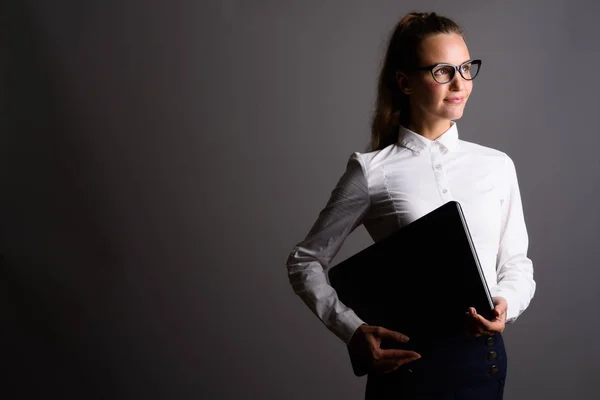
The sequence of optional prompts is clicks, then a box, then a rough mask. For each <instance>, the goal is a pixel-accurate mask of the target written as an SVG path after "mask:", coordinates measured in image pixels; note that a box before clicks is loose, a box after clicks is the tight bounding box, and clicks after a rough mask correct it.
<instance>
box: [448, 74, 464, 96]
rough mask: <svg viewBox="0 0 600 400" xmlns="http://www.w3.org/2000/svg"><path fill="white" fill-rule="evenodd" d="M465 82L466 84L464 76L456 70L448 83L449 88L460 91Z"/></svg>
mask: <svg viewBox="0 0 600 400" xmlns="http://www.w3.org/2000/svg"><path fill="white" fill-rule="evenodd" d="M466 84H467V80H466V79H465V78H463V77H462V76H461V75H460V74H459V73H458V71H456V73H455V74H454V76H453V77H452V80H451V81H450V83H449V85H450V89H451V90H454V91H457V92H459V91H461V90H462V89H463V88H464V87H465V85H466Z"/></svg>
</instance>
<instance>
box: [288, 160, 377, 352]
mask: <svg viewBox="0 0 600 400" xmlns="http://www.w3.org/2000/svg"><path fill="white" fill-rule="evenodd" d="M369 202H370V200H369V188H368V181H367V177H366V172H365V168H364V165H363V163H362V160H361V156H360V154H359V153H353V154H352V155H351V156H350V158H349V160H348V163H347V165H346V171H345V172H344V174H343V175H342V176H341V178H340V179H339V181H338V183H337V185H336V186H335V188H334V190H333V191H332V192H331V195H330V198H329V200H328V202H327V204H326V205H325V207H324V208H323V209H322V210H321V212H320V213H319V216H318V218H317V220H316V221H315V223H314V225H313V227H312V228H311V229H310V231H309V233H308V235H307V236H306V238H305V239H304V240H302V241H301V242H300V243H298V244H297V245H296V246H295V247H294V249H293V250H292V252H291V253H290V255H289V257H288V260H287V264H286V265H287V270H288V278H289V281H290V284H291V285H292V287H293V290H294V292H295V293H296V294H297V295H298V296H300V298H301V299H302V300H303V301H304V303H306V305H307V306H308V307H309V308H310V310H311V311H312V312H313V313H314V314H315V315H316V316H317V317H318V318H319V319H320V320H321V321H322V322H323V323H324V324H325V326H326V327H327V328H328V329H329V330H330V331H332V332H333V333H335V334H336V335H337V336H338V337H339V338H340V339H342V340H343V341H344V343H346V344H347V343H348V342H349V340H350V338H351V337H352V334H353V333H354V331H355V330H356V329H357V328H358V327H359V326H360V325H361V324H362V323H363V322H364V321H362V320H361V319H360V318H359V317H358V316H357V315H356V314H355V313H354V312H353V311H352V310H351V309H350V308H348V307H346V306H345V305H344V304H343V303H342V302H341V301H340V300H339V299H338V297H337V294H336V292H335V290H334V289H333V287H331V285H329V283H328V282H327V279H326V275H325V271H326V270H327V268H328V267H329V266H330V265H329V264H330V262H331V260H332V259H333V258H334V257H335V256H336V254H337V253H338V251H339V249H340V247H341V246H342V244H343V242H344V240H345V239H346V237H347V236H348V235H349V234H350V233H351V232H352V231H353V230H354V229H355V228H356V227H358V226H360V225H361V224H362V219H363V217H364V216H365V214H366V213H367V211H368V209H369Z"/></svg>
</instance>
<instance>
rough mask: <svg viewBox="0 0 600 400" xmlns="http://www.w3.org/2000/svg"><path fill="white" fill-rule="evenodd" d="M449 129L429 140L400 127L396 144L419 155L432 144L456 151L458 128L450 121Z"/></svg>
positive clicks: (457, 146)
mask: <svg viewBox="0 0 600 400" xmlns="http://www.w3.org/2000/svg"><path fill="white" fill-rule="evenodd" d="M451 124H452V125H451V126H450V128H449V129H448V130H447V131H446V132H444V133H442V134H441V135H440V137H438V138H437V139H436V140H429V139H427V138H426V137H424V136H422V135H419V134H418V133H416V132H413V131H411V130H410V129H408V128H406V127H404V126H402V125H400V128H399V134H398V144H399V145H400V146H403V147H406V148H408V149H410V150H412V151H414V152H415V153H417V154H420V153H421V152H422V151H423V150H426V149H428V148H429V146H431V144H432V143H434V142H435V143H438V144H441V145H442V147H444V148H445V149H446V150H449V151H456V150H458V148H459V141H458V128H457V126H456V122H454V121H451Z"/></svg>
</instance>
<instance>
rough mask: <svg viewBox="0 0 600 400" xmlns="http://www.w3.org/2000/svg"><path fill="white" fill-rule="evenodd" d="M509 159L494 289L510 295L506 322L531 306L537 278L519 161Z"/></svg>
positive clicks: (512, 320)
mask: <svg viewBox="0 0 600 400" xmlns="http://www.w3.org/2000/svg"><path fill="white" fill-rule="evenodd" d="M505 161H506V162H505V171H506V175H505V176H506V179H507V180H506V183H507V185H505V187H506V191H507V195H506V197H505V198H504V201H503V204H502V230H501V235H500V245H499V249H498V255H497V262H496V270H497V276H498V285H497V286H495V287H493V288H492V289H491V294H492V296H501V297H504V298H505V299H506V301H507V303H508V310H507V320H506V322H507V323H512V322H514V321H515V320H516V319H517V317H518V316H519V315H521V313H522V312H523V311H525V309H526V308H527V307H528V306H529V303H530V302H531V299H532V298H533V295H534V293H535V289H536V282H535V281H534V279H533V265H532V261H531V260H530V259H529V258H528V257H527V248H528V245H529V238H528V235H527V229H526V226H525V219H524V216H523V207H522V204H521V195H520V191H519V184H518V180H517V174H516V170H515V165H514V163H513V161H512V160H511V159H510V158H509V157H508V156H506V158H505Z"/></svg>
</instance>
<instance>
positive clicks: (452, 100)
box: [446, 97, 465, 104]
mask: <svg viewBox="0 0 600 400" xmlns="http://www.w3.org/2000/svg"><path fill="white" fill-rule="evenodd" d="M464 99H465V98H464V97H448V98H447V99H446V101H447V102H448V103H452V104H460V103H462V102H463V101H464Z"/></svg>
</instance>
